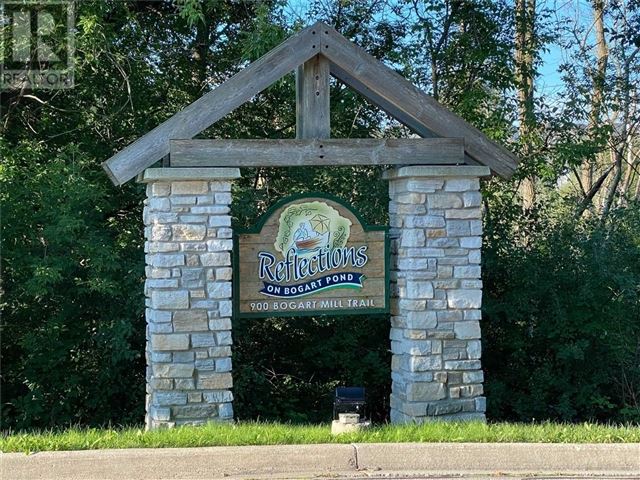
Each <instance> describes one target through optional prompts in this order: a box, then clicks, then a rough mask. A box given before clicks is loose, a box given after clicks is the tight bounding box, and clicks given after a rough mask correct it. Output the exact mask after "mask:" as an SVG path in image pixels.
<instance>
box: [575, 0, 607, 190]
mask: <svg viewBox="0 0 640 480" xmlns="http://www.w3.org/2000/svg"><path fill="white" fill-rule="evenodd" d="M604 6H605V2H604V0H593V26H594V30H595V36H596V66H597V68H596V71H595V72H594V74H593V78H592V80H593V95H592V97H591V114H590V116H589V132H590V134H591V136H592V138H593V139H594V140H595V139H596V137H597V129H598V127H599V124H600V122H601V110H602V100H603V94H604V87H605V80H606V75H607V64H608V61H609V48H608V46H607V40H606V38H605V31H604ZM581 175H582V184H583V185H584V188H585V190H586V191H589V190H590V189H591V187H592V186H593V175H594V161H590V160H589V161H586V162H585V163H584V164H583V165H582V169H581Z"/></svg>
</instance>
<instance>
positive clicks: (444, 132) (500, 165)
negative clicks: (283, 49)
mask: <svg viewBox="0 0 640 480" xmlns="http://www.w3.org/2000/svg"><path fill="white" fill-rule="evenodd" d="M322 28H323V29H324V30H323V37H326V39H325V38H323V42H322V54H323V55H325V56H326V57H327V58H328V59H329V60H330V61H331V64H332V66H331V73H332V74H333V75H334V76H336V77H337V78H338V79H340V80H342V81H343V82H344V83H346V84H347V85H349V86H350V87H351V88H353V89H354V90H356V91H357V92H359V93H360V94H361V95H363V96H364V97H366V98H368V99H370V100H371V101H372V102H374V103H375V104H377V105H380V107H381V108H383V109H384V110H385V111H387V112H388V113H390V114H391V115H392V116H394V117H395V118H397V119H398V120H399V121H401V122H402V123H404V124H405V125H407V126H408V127H410V128H412V129H413V130H415V131H416V132H418V133H419V134H420V135H428V134H435V135H437V136H446V137H462V138H464V139H465V147H466V151H467V153H468V154H469V155H470V156H471V157H472V158H473V159H475V160H477V161H479V162H481V163H483V164H484V165H487V166H488V167H490V168H491V170H493V171H494V172H496V173H498V174H500V175H502V176H505V177H510V176H511V175H512V174H513V172H514V170H515V168H516V166H517V163H518V160H517V158H516V157H515V155H513V154H512V153H511V152H509V151H508V150H507V149H505V148H504V147H502V146H500V145H498V144H497V143H495V142H493V141H491V140H490V139H489V138H488V137H487V136H486V135H484V134H483V133H482V132H481V131H480V130H478V129H476V128H475V127H473V126H471V125H470V124H468V123H467V122H465V121H464V120H463V119H461V118H460V117H458V116H457V115H455V114H454V113H452V112H450V111H449V110H447V109H446V108H445V107H443V106H442V105H440V104H439V103H438V102H437V101H435V100H434V99H433V98H431V97H430V96H429V95H427V94H426V93H424V92H423V91H422V90H420V89H419V88H418V87H416V86H415V85H413V84H412V83H411V82H409V81H408V80H406V79H405V78H403V77H402V76H401V75H400V74H398V73H397V72H395V71H393V70H392V69H391V68H389V67H387V66H386V65H384V64H382V63H381V62H380V61H379V60H377V59H376V58H374V57H373V56H371V55H369V54H368V53H367V52H366V51H365V50H364V49H362V48H361V47H359V46H358V45H356V44H354V43H352V42H350V41H349V40H347V39H346V38H344V37H343V36H342V35H340V34H339V33H338V32H336V31H335V30H334V29H333V28H331V27H329V26H327V25H323V26H322ZM325 32H326V33H325Z"/></svg>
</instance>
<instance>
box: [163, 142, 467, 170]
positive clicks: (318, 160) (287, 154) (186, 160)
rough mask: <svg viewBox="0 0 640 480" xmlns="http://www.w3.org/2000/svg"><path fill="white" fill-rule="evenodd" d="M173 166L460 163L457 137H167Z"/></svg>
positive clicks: (461, 154)
mask: <svg viewBox="0 0 640 480" xmlns="http://www.w3.org/2000/svg"><path fill="white" fill-rule="evenodd" d="M170 143H171V159H170V162H171V166H172V167H290V166H303V165H317V166H322V165H325V166H327V165H329V166H330V165H334V166H340V165H457V164H464V163H465V160H464V140H463V139H461V138H388V139H377V138H357V139H344V138H340V139H338V138H332V139H322V140H319V139H314V140H307V139H296V140H171V142H170Z"/></svg>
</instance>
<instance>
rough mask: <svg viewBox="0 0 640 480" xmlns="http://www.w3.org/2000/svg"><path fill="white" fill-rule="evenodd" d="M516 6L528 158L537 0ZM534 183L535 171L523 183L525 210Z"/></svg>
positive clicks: (522, 135) (519, 80) (521, 118)
mask: <svg viewBox="0 0 640 480" xmlns="http://www.w3.org/2000/svg"><path fill="white" fill-rule="evenodd" d="M515 7H516V32H515V33H516V38H515V68H516V82H517V89H518V117H519V121H520V126H519V134H520V140H521V142H522V143H523V148H522V157H523V158H524V159H525V161H526V159H527V157H528V156H529V155H531V153H532V152H531V148H530V147H529V145H530V141H531V135H532V133H533V131H534V129H535V124H536V118H535V106H534V96H533V93H534V90H533V81H534V75H535V71H534V65H533V64H534V56H535V47H536V45H535V43H536V39H535V22H536V16H535V15H536V0H516V5H515ZM535 184H536V179H535V176H534V175H529V176H527V177H526V178H524V179H523V181H522V183H521V184H520V195H521V196H522V206H523V208H524V209H525V210H528V209H530V208H531V207H532V206H533V204H534V203H535V197H536V189H535Z"/></svg>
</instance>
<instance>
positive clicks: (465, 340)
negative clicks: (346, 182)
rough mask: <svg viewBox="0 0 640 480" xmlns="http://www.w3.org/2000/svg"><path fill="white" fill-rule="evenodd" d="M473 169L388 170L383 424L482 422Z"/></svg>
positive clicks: (479, 170) (478, 229)
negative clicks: (387, 420)
mask: <svg viewBox="0 0 640 480" xmlns="http://www.w3.org/2000/svg"><path fill="white" fill-rule="evenodd" d="M487 175H489V169H488V168H486V167H476V166H449V167H435V166H434V167H402V168H398V169H394V170H389V171H388V172H386V173H385V178H386V179H388V180H389V196H390V198H391V202H390V204H389V217H390V225H391V229H390V235H391V238H392V243H391V252H392V261H391V282H392V284H391V292H392V301H391V327H392V328H391V334H390V338H391V351H392V363H391V370H392V374H391V375H392V387H391V390H392V393H391V421H392V422H394V423H402V422H424V421H431V420H435V419H443V420H448V419H451V420H484V419H485V415H484V412H485V405H486V402H485V397H483V396H482V394H483V389H482V382H483V373H482V369H481V365H480V353H481V343H480V316H481V315H480V306H481V301H482V281H481V280H480V247H481V245H482V220H481V200H482V197H481V194H480V191H479V189H480V185H479V184H480V182H479V177H482V176H487Z"/></svg>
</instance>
